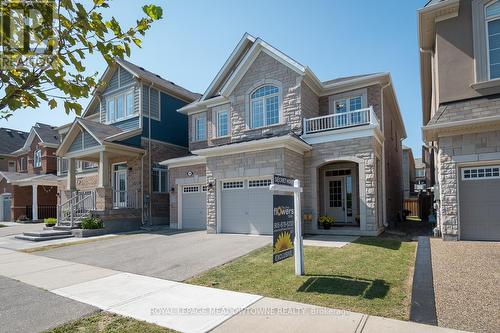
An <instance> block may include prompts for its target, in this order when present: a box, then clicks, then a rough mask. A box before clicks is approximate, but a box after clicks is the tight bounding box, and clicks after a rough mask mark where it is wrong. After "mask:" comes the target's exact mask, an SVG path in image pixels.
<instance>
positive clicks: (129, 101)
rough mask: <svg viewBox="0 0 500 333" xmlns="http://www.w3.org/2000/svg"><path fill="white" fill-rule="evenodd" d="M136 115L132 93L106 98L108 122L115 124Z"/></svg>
mask: <svg viewBox="0 0 500 333" xmlns="http://www.w3.org/2000/svg"><path fill="white" fill-rule="evenodd" d="M133 114H134V93H133V92H132V91H130V92H127V93H124V94H120V95H116V96H112V97H108V98H106V122H107V123H114V122H116V121H120V120H122V119H125V118H127V117H129V116H131V115H133Z"/></svg>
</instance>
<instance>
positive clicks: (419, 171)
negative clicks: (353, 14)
mask: <svg viewBox="0 0 500 333" xmlns="http://www.w3.org/2000/svg"><path fill="white" fill-rule="evenodd" d="M415 176H416V177H418V178H422V177H425V169H416V170H415Z"/></svg>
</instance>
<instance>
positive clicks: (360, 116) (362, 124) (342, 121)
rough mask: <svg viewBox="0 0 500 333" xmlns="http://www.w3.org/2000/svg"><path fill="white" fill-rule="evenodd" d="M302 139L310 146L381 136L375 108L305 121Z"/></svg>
mask: <svg viewBox="0 0 500 333" xmlns="http://www.w3.org/2000/svg"><path fill="white" fill-rule="evenodd" d="M303 128H304V131H303V135H302V139H304V140H305V141H306V142H307V143H309V144H314V143H321V142H327V141H335V140H345V139H349V138H355V137H364V136H368V135H378V134H379V135H381V133H380V124H379V121H378V118H377V115H376V114H375V112H374V111H373V107H369V108H365V109H360V110H356V111H350V112H345V113H336V114H330V115H327V116H322V117H315V118H309V119H304V127H303Z"/></svg>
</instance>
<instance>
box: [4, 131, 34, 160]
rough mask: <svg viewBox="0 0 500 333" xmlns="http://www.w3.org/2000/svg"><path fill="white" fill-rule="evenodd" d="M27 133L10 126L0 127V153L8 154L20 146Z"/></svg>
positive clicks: (24, 140)
mask: <svg viewBox="0 0 500 333" xmlns="http://www.w3.org/2000/svg"><path fill="white" fill-rule="evenodd" d="M28 135H29V133H26V132H23V131H18V130H15V129H10V128H3V127H1V128H0V155H8V154H11V153H12V152H14V151H16V150H18V149H20V148H22V147H23V146H24V143H25V142H26V139H27V138H28Z"/></svg>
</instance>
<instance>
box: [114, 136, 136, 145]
mask: <svg viewBox="0 0 500 333" xmlns="http://www.w3.org/2000/svg"><path fill="white" fill-rule="evenodd" d="M116 143H120V144H123V145H127V146H132V147H138V148H140V147H141V136H140V135H136V136H133V137H131V138H128V139H125V140H121V141H116Z"/></svg>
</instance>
